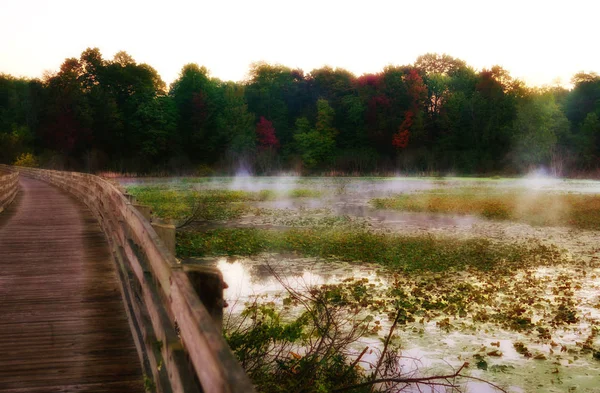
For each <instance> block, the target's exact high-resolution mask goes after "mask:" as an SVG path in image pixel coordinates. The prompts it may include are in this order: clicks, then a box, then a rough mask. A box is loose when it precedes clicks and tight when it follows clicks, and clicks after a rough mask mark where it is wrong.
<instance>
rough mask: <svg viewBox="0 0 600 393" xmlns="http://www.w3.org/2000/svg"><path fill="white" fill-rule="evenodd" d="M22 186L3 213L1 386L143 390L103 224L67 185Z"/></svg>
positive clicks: (5, 389)
mask: <svg viewBox="0 0 600 393" xmlns="http://www.w3.org/2000/svg"><path fill="white" fill-rule="evenodd" d="M20 183H21V192H20V193H19V194H18V195H17V197H16V199H15V200H14V202H13V203H12V204H11V205H10V206H9V207H8V208H7V209H6V211H5V212H3V213H2V214H0V314H1V315H2V318H1V319H0V353H2V356H0V392H2V393H8V392H14V393H17V392H19V393H25V392H42V391H43V392H67V391H69V392H71V391H72V392H78V391H79V392H83V391H98V392H123V391H127V392H144V383H143V375H142V371H141V366H140V362H139V359H138V355H137V351H136V348H135V345H134V341H133V339H132V335H131V330H130V328H129V323H128V320H127V316H126V313H125V309H124V306H123V302H122V299H121V293H120V291H119V286H118V285H119V281H118V277H117V275H116V271H115V267H114V263H113V261H112V258H111V254H110V250H109V248H108V243H107V242H106V239H105V237H104V234H103V233H102V231H101V227H100V225H99V224H98V223H97V222H96V220H95V219H94V216H93V215H92V214H91V212H90V210H88V209H87V208H86V207H85V206H84V205H83V204H82V203H81V202H79V201H77V200H76V199H75V198H73V197H72V196H70V195H69V194H67V193H65V192H64V191H61V190H59V189H57V188H55V187H53V186H50V185H48V184H46V183H43V182H40V181H37V180H32V179H28V178H25V177H21V181H20Z"/></svg>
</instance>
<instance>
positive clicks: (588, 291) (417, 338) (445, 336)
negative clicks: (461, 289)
mask: <svg viewBox="0 0 600 393" xmlns="http://www.w3.org/2000/svg"><path fill="white" fill-rule="evenodd" d="M199 262H200V263H212V264H214V265H215V266H217V267H218V268H219V269H220V270H221V271H222V272H223V276H224V279H225V281H226V282H227V283H228V285H229V288H228V289H227V290H226V292H225V296H226V300H227V301H228V303H229V304H230V307H229V308H228V310H227V312H228V313H229V314H230V316H235V315H236V314H238V313H239V312H241V310H243V308H244V305H245V303H246V302H252V301H253V299H254V298H255V297H256V296H260V298H261V301H272V302H274V303H275V304H279V306H280V307H282V303H283V298H285V297H286V290H285V288H284V285H283V284H282V282H283V283H285V284H286V285H287V286H291V287H292V288H294V289H296V290H302V289H308V288H310V287H311V286H320V285H322V284H335V283H341V282H343V281H344V280H345V279H347V278H349V277H352V278H355V279H362V278H364V279H367V280H368V282H369V283H372V284H375V288H376V290H377V291H381V292H384V291H385V290H386V289H387V288H388V287H389V286H390V285H393V282H392V280H391V277H390V275H389V274H388V273H386V271H385V269H384V268H382V267H381V266H378V265H372V264H352V263H346V262H334V261H324V260H321V259H318V258H302V257H296V256H289V255H287V256H286V255H278V254H264V255H261V256H258V257H253V258H238V257H230V258H217V259H215V260H203V261H199ZM274 271H275V272H276V273H277V275H278V276H279V279H277V278H276V277H275V276H274V275H273V272H274ZM569 272H570V270H569V267H540V268H535V269H534V270H533V271H532V272H531V275H532V276H533V277H535V278H538V279H540V280H542V281H543V279H544V278H548V279H554V278H556V277H557V276H559V275H560V274H565V273H569ZM588 273H589V274H591V275H592V274H594V275H597V276H598V277H600V269H597V268H596V269H591V270H590V271H589V272H588ZM525 276H526V275H520V274H518V275H516V276H515V280H520V279H523V277H525ZM460 277H462V279H463V280H465V281H466V282H469V283H475V284H477V277H475V276H473V275H469V274H463V275H462V276H460ZM454 279H457V278H456V277H454ZM549 282H550V283H549V284H548V285H547V288H546V294H545V295H544V298H547V299H550V300H551V299H552V298H553V297H554V296H556V295H554V294H552V288H553V287H554V285H555V284H554V281H552V280H550V281H549ZM577 282H578V285H577V288H578V289H577V290H576V291H575V292H574V294H575V295H574V296H575V299H577V301H576V303H577V308H578V311H579V313H580V314H581V315H582V316H584V317H582V318H581V320H580V322H579V323H578V324H576V325H573V326H566V327H564V328H560V329H557V330H556V332H555V333H554V334H553V343H552V344H551V343H549V342H542V341H540V340H538V339H537V338H536V336H535V335H531V334H529V333H520V332H515V331H508V330H505V329H501V328H500V327H498V326H497V325H494V324H493V323H479V324H473V322H472V321H469V320H468V318H467V319H465V320H461V319H460V318H451V322H452V324H453V326H454V327H453V328H452V329H451V330H450V331H446V330H445V329H441V328H440V327H439V326H438V325H437V321H439V320H440V319H441V318H437V319H436V318H434V319H431V320H428V321H426V322H424V323H421V322H419V321H415V322H414V323H409V324H407V325H406V326H401V327H400V328H399V329H398V334H399V336H400V339H401V343H402V344H401V348H402V358H401V360H400V363H399V366H400V368H401V370H402V373H403V375H410V374H415V375H423V374H422V373H423V372H425V373H426V375H434V374H448V373H452V372H453V370H455V369H457V368H459V367H460V366H461V365H462V364H463V363H464V362H469V363H470V367H469V368H468V369H467V374H468V375H472V376H474V377H478V378H482V379H485V380H487V381H490V382H492V383H494V384H499V385H501V386H502V387H503V388H504V389H506V390H507V391H510V392H531V391H543V392H571V391H576V392H598V391H600V390H599V389H598V388H597V386H600V385H597V383H598V381H600V379H598V378H600V362H599V361H594V360H593V359H592V358H591V355H587V356H585V355H579V354H575V353H571V351H570V350H569V352H561V346H562V345H564V346H565V347H568V348H576V347H577V346H578V345H579V344H577V343H580V342H583V341H585V339H586V338H587V336H588V335H589V333H590V331H591V329H592V324H596V325H597V324H598V321H600V309H599V308H598V305H599V304H600V297H599V295H598V294H599V293H600V283H599V282H598V280H587V281H586V280H584V281H577ZM376 319H377V320H378V321H380V323H381V326H382V329H381V331H380V332H379V333H378V335H369V336H366V337H363V338H361V340H360V341H359V342H357V343H356V344H355V349H356V353H357V354H358V353H360V352H361V351H362V349H363V348H364V347H365V346H369V347H370V348H375V349H376V348H380V347H381V338H382V337H384V336H385V334H387V332H388V331H389V329H390V327H391V321H390V320H389V319H388V318H387V316H384V315H380V316H378V317H376ZM474 325H477V326H476V327H475V328H474V327H473V326H474ZM555 341H556V342H555ZM515 342H524V343H525V344H526V346H527V348H528V349H529V351H530V352H531V353H532V354H538V355H539V354H543V355H544V356H545V357H546V358H547V360H534V359H527V358H525V357H524V356H523V355H521V354H519V353H518V352H517V350H516V349H515V347H514V343H515ZM492 343H493V344H494V345H492ZM595 344H596V345H600V341H599V340H598V339H596V341H595ZM493 350H498V351H500V352H501V353H502V356H498V357H496V356H489V355H487V354H488V353H490V352H491V351H493ZM476 354H482V355H483V356H484V358H485V360H486V363H487V370H479V369H478V368H477V366H476V364H477V359H476V358H475V357H474V356H475V355H476ZM376 359H377V352H376V351H374V352H372V353H370V354H369V353H367V355H366V356H364V357H363V359H362V360H363V361H362V362H361V364H362V366H363V367H364V368H366V369H369V364H373V363H374V362H375V361H376ZM461 383H464V381H463V382H461ZM411 389H412V388H411ZM411 389H408V390H405V391H409V392H413V391H414V392H416V391H418V390H416V388H415V389H413V390H411ZM573 389H575V390H573ZM463 390H464V391H466V392H477V393H479V392H481V393H488V392H495V391H497V390H496V389H494V388H493V386H491V385H489V384H485V383H482V382H479V381H473V380H471V381H468V383H466V385H464V386H463ZM422 391H428V390H422ZM438 391H439V390H438Z"/></svg>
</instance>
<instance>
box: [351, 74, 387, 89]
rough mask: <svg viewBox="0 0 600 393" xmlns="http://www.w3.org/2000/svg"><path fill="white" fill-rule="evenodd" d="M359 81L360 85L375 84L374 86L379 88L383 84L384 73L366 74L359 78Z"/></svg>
mask: <svg viewBox="0 0 600 393" xmlns="http://www.w3.org/2000/svg"><path fill="white" fill-rule="evenodd" d="M357 83H358V85H359V86H360V87H365V86H373V87H376V88H379V87H381V85H382V84H383V75H382V74H364V75H361V76H359V77H358V78H357Z"/></svg>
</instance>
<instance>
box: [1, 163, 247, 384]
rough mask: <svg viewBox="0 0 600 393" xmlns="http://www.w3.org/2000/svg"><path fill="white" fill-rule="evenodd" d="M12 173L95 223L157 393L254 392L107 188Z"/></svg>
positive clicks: (161, 250) (95, 182)
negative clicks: (69, 199) (60, 193)
mask: <svg viewBox="0 0 600 393" xmlns="http://www.w3.org/2000/svg"><path fill="white" fill-rule="evenodd" d="M4 168H5V169H7V168H12V167H4ZM0 169H2V166H0ZM17 169H18V170H19V171H20V172H21V176H29V177H34V178H37V179H41V180H44V181H47V182H49V183H52V184H54V185H57V186H58V187H60V188H62V189H64V190H67V191H69V192H70V193H72V194H73V195H74V196H76V197H77V198H78V199H79V200H81V201H83V203H85V204H86V205H87V206H88V207H89V209H90V210H91V211H92V212H93V213H94V215H95V216H96V218H97V219H98V221H99V222H100V225H101V226H102V228H103V230H104V233H105V234H106V235H107V239H108V241H109V243H110V247H111V250H112V252H113V255H114V257H115V260H116V261H117V265H118V267H119V269H118V270H119V273H120V277H121V281H122V282H123V283H124V285H122V290H123V296H124V298H125V299H126V301H127V303H128V306H129V307H128V308H127V309H128V312H129V316H130V322H131V325H132V328H133V330H134V331H135V332H136V333H137V334H134V337H135V338H136V339H137V341H136V346H137V348H138V351H139V353H140V358H141V360H142V364H143V365H144V368H145V370H146V373H147V374H148V375H152V376H153V379H154V382H155V384H156V388H157V390H158V391H160V392H170V391H174V392H193V391H199V390H200V389H199V388H198V386H197V384H198V383H199V385H200V386H201V390H202V391H204V392H205V393H228V392H231V393H237V392H240V393H241V392H244V393H246V392H248V393H251V392H254V388H253V386H252V384H251V382H250V381H249V379H248V377H247V376H246V374H245V373H244V371H243V369H242V368H241V366H240V365H239V363H238V361H237V360H236V359H235V356H234V355H233V353H232V352H231V350H230V349H229V347H228V346H227V343H226V342H225V340H224V339H223V336H222V332H221V330H220V329H219V328H218V327H217V326H216V325H215V323H214V322H213V320H212V318H211V314H210V313H209V312H208V311H207V310H206V308H205V307H204V306H203V304H202V302H201V301H200V299H199V297H198V295H197V292H196V290H195V289H194V286H193V285H192V283H191V282H190V280H189V277H188V276H187V274H186V273H185V272H184V271H183V269H182V266H181V265H180V264H179V263H178V262H177V260H176V259H175V256H174V255H172V254H171V253H170V252H169V251H168V249H167V248H166V247H165V245H164V244H163V243H162V241H161V240H160V238H159V236H158V235H157V234H156V232H155V230H154V229H153V228H152V226H151V224H150V223H149V222H148V220H146V219H145V218H144V216H143V215H142V213H140V212H139V211H138V210H137V209H135V208H133V206H132V205H131V202H130V201H129V200H128V199H127V198H126V197H125V196H124V195H123V194H122V193H121V192H120V191H119V190H118V189H117V188H116V187H115V186H114V185H113V184H111V183H109V182H107V181H105V180H103V179H101V178H99V177H97V176H93V175H89V174H83V173H77V172H60V171H50V170H40V169H31V168H22V167H18V168H17Z"/></svg>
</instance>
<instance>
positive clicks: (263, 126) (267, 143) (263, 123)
mask: <svg viewBox="0 0 600 393" xmlns="http://www.w3.org/2000/svg"><path fill="white" fill-rule="evenodd" d="M256 137H257V139H258V144H259V146H260V147H261V148H262V149H274V150H276V149H277V148H278V147H279V140H278V139H277V136H276V135H275V128H274V127H273V123H271V122H270V121H269V120H267V119H265V118H264V116H261V117H260V120H259V121H258V124H256Z"/></svg>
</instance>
